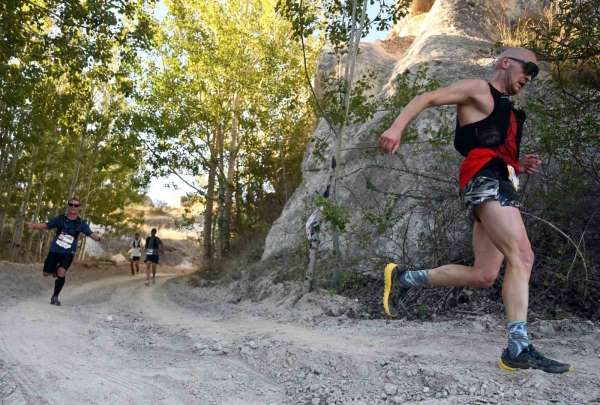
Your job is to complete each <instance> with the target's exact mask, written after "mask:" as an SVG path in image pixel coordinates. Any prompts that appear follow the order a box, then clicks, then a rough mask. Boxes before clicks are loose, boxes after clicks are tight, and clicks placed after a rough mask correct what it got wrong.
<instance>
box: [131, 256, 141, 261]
mask: <svg viewBox="0 0 600 405" xmlns="http://www.w3.org/2000/svg"><path fill="white" fill-rule="evenodd" d="M131 261H132V262H139V261H140V256H131Z"/></svg>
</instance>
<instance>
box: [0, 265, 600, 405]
mask: <svg viewBox="0 0 600 405" xmlns="http://www.w3.org/2000/svg"><path fill="white" fill-rule="evenodd" d="M31 272H33V270H30V271H29V273H31ZM29 273H28V272H26V271H23V269H21V271H19V272H10V274H7V273H6V271H5V272H3V274H5V276H12V277H16V278H19V277H25V276H24V275H23V274H25V275H28V274H29ZM36 274H38V273H37V272H36ZM172 277H173V275H166V274H165V275H162V276H161V277H160V278H159V279H158V282H157V284H156V285H154V286H152V287H145V286H144V285H143V281H142V278H141V276H136V277H133V278H132V277H129V276H127V275H126V273H125V272H123V275H115V274H114V273H112V274H102V273H97V272H96V273H95V272H90V273H89V275H88V276H87V277H82V278H81V279H80V280H76V279H75V280H72V281H71V280H70V282H69V284H67V287H66V288H65V293H64V296H63V297H61V298H62V301H63V306H61V307H58V308H57V307H53V306H50V305H49V304H48V296H49V285H50V283H48V285H47V289H43V288H42V289H41V290H40V291H38V292H37V293H35V294H33V293H32V294H31V295H30V296H29V297H27V298H24V299H16V298H15V299H13V301H11V302H8V303H7V304H6V305H4V307H3V308H2V311H1V312H0V403H2V404H4V403H6V404H42V403H44V404H45V403H49V404H54V403H56V404H64V403H67V404H79V403H85V404H105V403H114V404H130V403H131V404H137V403H139V404H151V403H152V404H153V403H165V404H192V403H193V404H284V403H309V404H333V403H340V404H342V403H343V404H347V403H354V404H359V403H361V404H374V403H407V402H408V403H411V402H422V403H430V404H451V403H526V404H532V403H539V404H542V403H548V402H549V401H552V402H555V403H569V404H572V403H587V402H591V401H600V384H599V383H600V348H599V345H598V343H597V342H598V341H599V338H600V329H599V328H598V325H589V324H584V327H583V326H581V325H576V326H577V327H573V325H572V324H569V325H571V326H569V327H566V326H565V325H566V324H562V326H560V324H556V325H550V326H548V325H544V327H543V328H542V327H541V326H540V331H539V332H537V333H538V335H540V336H541V337H542V338H541V339H538V340H537V343H538V344H539V345H540V346H541V347H543V348H544V349H545V350H546V352H548V354H552V355H554V356H557V357H558V358H561V359H569V360H571V361H572V362H574V363H575V365H576V371H575V372H572V373H569V374H567V375H561V376H550V375H547V374H543V373H540V372H534V371H525V372H519V373H504V372H502V371H500V370H498V368H497V367H496V365H495V363H496V357H497V355H498V352H499V349H500V347H502V345H503V343H504V337H503V336H504V334H503V332H502V331H501V330H500V329H501V328H502V325H501V322H500V321H496V320H494V319H491V318H474V319H464V320H460V321H454V322H439V323H409V322H403V321H395V322H386V321H357V320H351V319H344V318H330V317H324V316H321V317H316V318H314V319H313V320H312V321H311V322H309V323H307V322H293V323H292V322H283V321H278V320H277V319H273V317H272V316H266V315H265V316H261V314H260V313H258V312H257V311H250V310H249V309H248V310H247V308H246V307H245V305H233V304H227V305H221V304H216V303H215V304H214V305H211V303H210V302H206V301H205V302H203V303H199V302H196V301H194V300H192V299H190V298H189V296H186V302H189V305H185V306H182V305H180V304H181V297H177V295H178V293H179V291H180V290H181V289H182V288H184V285H183V284H182V283H177V282H176V281H175V282H173V280H170V279H171V278H172ZM22 281H23V283H26V282H27V279H26V278H23V280H22ZM10 285H11V290H10V291H11V294H14V293H15V292H17V293H18V289H16V287H15V283H14V282H13V284H10ZM5 289H6V285H4V286H2V287H0V292H2V293H3V294H6V293H7V292H6V291H5ZM181 293H182V294H183V293H184V292H183V291H181ZM188 293H189V291H188ZM13 298H14V297H13ZM178 298H179V299H178ZM176 302H178V303H179V304H178V303H176ZM557 325H558V326H557ZM544 328H545V329H544ZM544 334H545V335H547V337H546V338H544Z"/></svg>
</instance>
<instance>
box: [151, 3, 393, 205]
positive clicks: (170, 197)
mask: <svg viewBox="0 0 600 405" xmlns="http://www.w3.org/2000/svg"><path fill="white" fill-rule="evenodd" d="M166 12H167V9H166V7H165V5H164V3H163V2H162V1H161V2H160V3H159V4H158V6H157V8H156V11H155V14H154V15H155V17H156V18H157V19H159V20H161V19H162V18H163V17H164V16H165V14H166ZM368 12H369V15H373V14H375V13H377V8H375V6H373V5H372V6H369V10H368ZM386 35H387V31H384V32H382V31H373V32H370V33H369V35H368V36H366V37H365V38H364V39H363V41H375V40H377V39H384V38H385V37H386ZM184 178H185V179H186V181H188V182H190V183H192V184H193V183H194V179H193V177H191V176H184ZM191 192H194V190H193V189H192V188H191V187H189V186H188V185H186V184H185V183H184V182H183V181H181V180H180V179H178V178H177V177H176V176H175V175H171V176H168V177H159V178H154V179H152V181H151V183H150V187H149V189H148V196H149V197H150V198H151V199H152V201H153V202H154V203H155V204H157V203H159V202H161V203H166V204H167V205H170V206H173V207H178V206H179V205H180V199H181V197H182V196H184V195H186V194H187V193H191Z"/></svg>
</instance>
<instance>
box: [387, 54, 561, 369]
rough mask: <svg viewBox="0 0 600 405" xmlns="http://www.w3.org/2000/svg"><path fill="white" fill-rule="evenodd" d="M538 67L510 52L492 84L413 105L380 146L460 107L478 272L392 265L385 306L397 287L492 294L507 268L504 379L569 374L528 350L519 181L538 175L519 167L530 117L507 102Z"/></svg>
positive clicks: (529, 57)
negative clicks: (432, 113)
mask: <svg viewBox="0 0 600 405" xmlns="http://www.w3.org/2000/svg"><path fill="white" fill-rule="evenodd" d="M536 62H537V59H536V56H535V54H534V53H533V52H531V51H529V50H527V49H524V48H509V49H507V50H505V51H504V52H503V53H502V54H501V55H500V56H499V58H498V59H497V61H496V64H495V73H494V76H493V78H492V80H491V81H490V82H486V81H485V80H477V79H470V80H461V81H458V82H456V83H454V84H452V85H450V86H448V87H445V88H441V89H438V90H435V91H431V92H427V93H424V94H421V95H419V96H417V97H415V98H414V99H413V100H412V101H411V102H410V103H408V105H406V107H405V108H404V109H403V110H402V113H401V114H400V115H399V116H398V117H397V118H396V120H395V121H394V123H393V124H392V126H391V127H390V128H389V129H387V130H386V131H385V132H384V133H383V134H382V135H381V137H380V139H379V145H380V147H381V149H382V150H383V151H384V152H385V153H387V154H392V153H395V152H396V150H398V148H399V147H400V140H401V137H402V133H403V132H404V130H405V129H406V127H407V126H408V125H409V124H410V122H411V121H412V120H413V119H414V118H415V117H417V115H419V114H420V113H421V112H422V111H423V110H425V109H427V108H430V107H437V106H442V105H456V106H457V125H456V135H455V140H454V146H455V147H456V149H457V150H458V151H459V152H460V153H461V154H462V155H463V156H465V159H464V160H463V161H462V163H461V165H460V171H459V187H460V190H461V195H462V198H463V201H464V203H465V205H466V207H467V209H468V211H469V214H470V217H471V219H472V221H473V250H474V253H475V263H474V264H473V266H462V265H457V264H448V265H445V266H441V267H437V268H434V269H425V270H416V271H407V270H406V269H399V268H398V267H397V265H396V264H394V263H390V264H388V265H387V266H386V267H385V270H384V278H385V288H384V296H383V305H384V310H385V312H386V313H387V314H388V315H389V304H388V300H389V294H390V290H391V288H392V285H399V286H401V287H415V286H446V287H473V288H488V287H491V286H492V285H493V284H494V281H495V280H496V278H497V277H498V272H499V271H500V266H501V265H502V263H503V262H504V261H506V270H505V274H504V283H503V285H502V300H503V302H504V307H505V312H506V314H505V315H506V329H507V332H508V345H507V348H506V349H504V351H503V352H502V354H501V356H500V362H499V366H500V368H502V369H504V370H507V371H514V370H517V369H527V368H535V369H540V370H543V371H546V372H549V373H564V372H567V371H569V370H570V368H571V366H570V365H569V364H565V363H560V362H558V361H555V360H551V359H549V358H547V357H545V356H544V355H542V354H541V353H540V352H538V351H537V350H536V349H535V348H534V347H533V345H532V344H530V343H529V339H528V335H527V311H528V305H529V277H530V275H531V269H532V266H533V260H534V254H533V251H532V249H531V245H530V242H529V238H528V237H527V232H526V230H525V225H524V224H523V219H522V217H521V213H520V211H519V207H520V196H519V193H518V178H517V176H516V173H527V174H532V173H535V172H536V171H537V169H538V167H539V165H540V164H541V160H540V159H539V157H538V156H537V155H525V156H523V157H522V158H521V159H520V160H519V146H520V143H521V132H522V128H523V123H524V121H525V113H524V112H522V111H520V110H517V109H515V108H514V107H513V105H512V103H511V101H510V96H512V95H515V94H517V93H519V91H520V90H521V89H522V88H523V87H524V86H525V85H526V84H527V83H529V82H530V81H531V80H533V79H534V78H535V77H536V75H537V74H538V71H539V69H538V66H537V65H536Z"/></svg>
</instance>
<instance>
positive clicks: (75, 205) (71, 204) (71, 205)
mask: <svg viewBox="0 0 600 405" xmlns="http://www.w3.org/2000/svg"><path fill="white" fill-rule="evenodd" d="M67 204H68V205H69V207H75V208H77V207H80V206H81V204H73V203H67Z"/></svg>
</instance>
